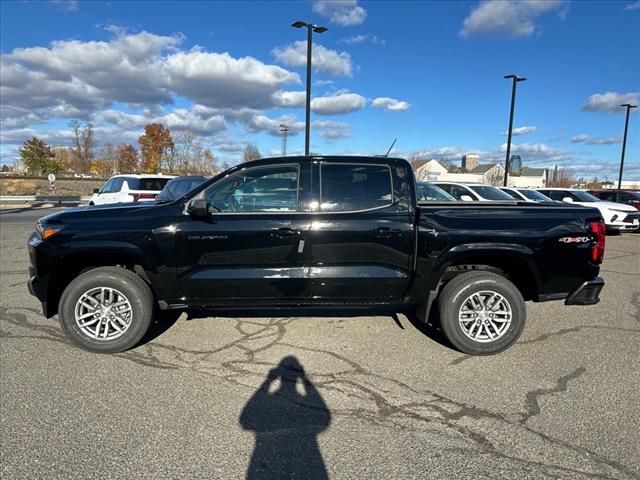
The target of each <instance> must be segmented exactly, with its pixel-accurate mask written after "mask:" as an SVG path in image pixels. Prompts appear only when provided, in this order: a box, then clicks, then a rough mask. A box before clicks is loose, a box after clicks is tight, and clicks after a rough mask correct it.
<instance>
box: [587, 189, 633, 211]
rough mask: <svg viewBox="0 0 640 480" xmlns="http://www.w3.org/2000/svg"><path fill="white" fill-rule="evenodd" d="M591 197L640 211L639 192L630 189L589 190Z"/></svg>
mask: <svg viewBox="0 0 640 480" xmlns="http://www.w3.org/2000/svg"><path fill="white" fill-rule="evenodd" d="M589 193H590V194H591V195H595V196H596V197H598V198H599V199H600V200H606V201H607V202H616V203H625V204H627V205H631V206H633V207H636V208H637V209H638V210H640V190H631V189H624V188H623V189H620V190H617V189H613V188H612V189H606V190H589Z"/></svg>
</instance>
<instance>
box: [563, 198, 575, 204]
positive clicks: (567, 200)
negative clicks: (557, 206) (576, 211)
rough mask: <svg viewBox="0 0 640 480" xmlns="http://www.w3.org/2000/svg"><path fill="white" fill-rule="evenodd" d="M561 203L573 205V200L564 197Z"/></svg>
mask: <svg viewBox="0 0 640 480" xmlns="http://www.w3.org/2000/svg"><path fill="white" fill-rule="evenodd" d="M562 201H563V202H567V203H573V198H571V197H564V198H563V199H562Z"/></svg>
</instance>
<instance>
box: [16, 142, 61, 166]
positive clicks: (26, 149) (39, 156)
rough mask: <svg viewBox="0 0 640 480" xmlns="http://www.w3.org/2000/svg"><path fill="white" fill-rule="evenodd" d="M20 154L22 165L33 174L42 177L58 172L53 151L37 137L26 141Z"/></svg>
mask: <svg viewBox="0 0 640 480" xmlns="http://www.w3.org/2000/svg"><path fill="white" fill-rule="evenodd" d="M19 154H20V158H21V159H22V163H23V164H24V166H25V167H27V171H28V172H29V173H31V174H35V175H42V174H47V173H55V172H57V171H58V164H57V163H56V162H55V160H54V153H53V151H52V150H51V148H50V147H49V146H48V145H47V144H46V143H44V142H43V141H42V140H40V139H39V138H37V137H32V138H31V139H29V140H26V141H25V142H24V144H23V145H22V148H20V150H19Z"/></svg>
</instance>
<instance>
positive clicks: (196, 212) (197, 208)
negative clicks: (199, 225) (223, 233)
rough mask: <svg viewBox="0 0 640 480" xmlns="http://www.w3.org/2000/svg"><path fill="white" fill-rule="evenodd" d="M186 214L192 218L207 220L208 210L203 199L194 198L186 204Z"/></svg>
mask: <svg viewBox="0 0 640 480" xmlns="http://www.w3.org/2000/svg"><path fill="white" fill-rule="evenodd" d="M187 213H188V214H189V215H191V216H192V217H193V218H208V217H209V209H208V208H207V201H206V200H205V199H203V198H196V199H193V200H191V201H189V203H187Z"/></svg>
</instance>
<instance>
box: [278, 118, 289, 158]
mask: <svg viewBox="0 0 640 480" xmlns="http://www.w3.org/2000/svg"><path fill="white" fill-rule="evenodd" d="M279 128H280V133H282V156H283V157H286V156H287V134H288V133H289V127H288V126H287V125H285V124H284V123H281V124H280V127H279Z"/></svg>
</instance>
